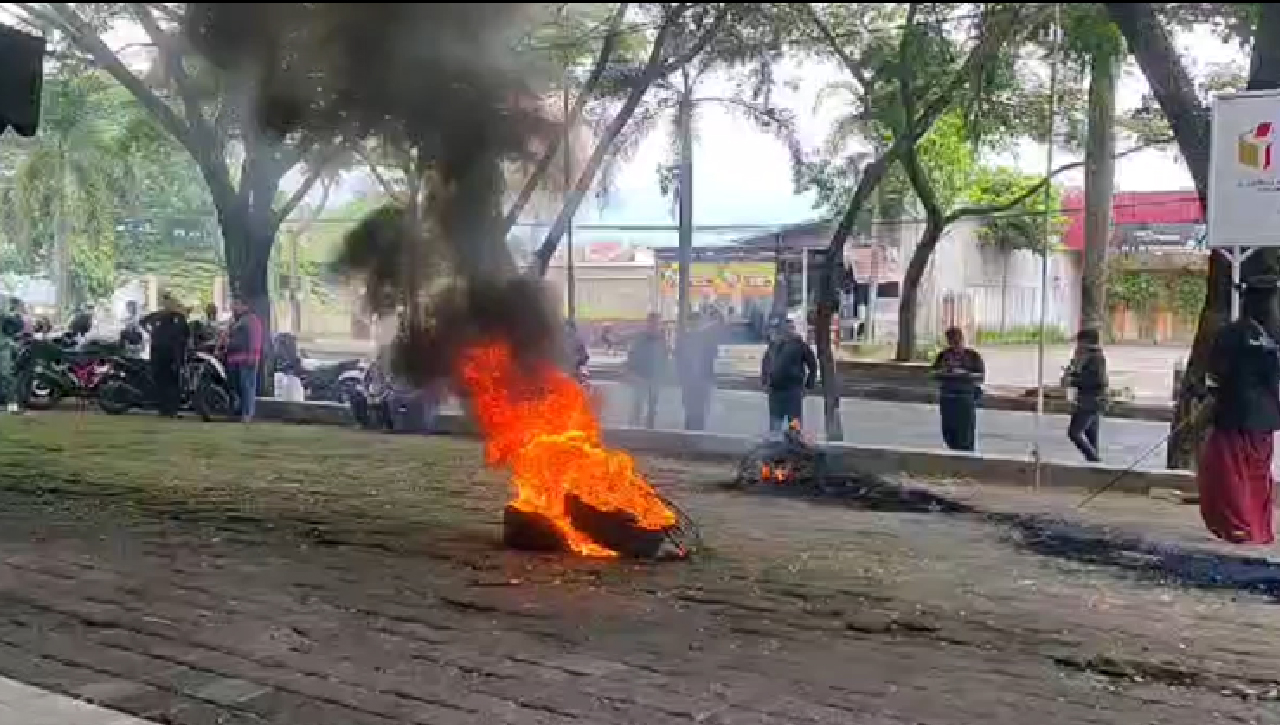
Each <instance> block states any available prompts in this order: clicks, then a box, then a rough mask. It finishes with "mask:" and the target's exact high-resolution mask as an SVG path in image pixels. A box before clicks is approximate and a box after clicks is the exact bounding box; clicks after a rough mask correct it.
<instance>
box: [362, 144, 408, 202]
mask: <svg viewBox="0 0 1280 725" xmlns="http://www.w3.org/2000/svg"><path fill="white" fill-rule="evenodd" d="M355 153H356V156H359V157H360V160H361V161H364V163H365V165H366V166H368V167H369V173H370V174H373V178H374V180H375V181H377V182H378V185H379V186H381V187H382V191H383V192H385V193H386V195H387V196H389V197H391V198H392V199H396V198H398V197H399V196H400V190H399V189H397V188H396V187H395V185H394V184H392V183H391V181H390V180H389V179H388V178H387V177H386V175H384V174H383V173H382V171H381V170H380V167H381V164H378V163H377V162H375V161H374V160H373V159H372V158H370V156H369V153H368V152H367V151H365V150H364V149H357V150H356V152H355Z"/></svg>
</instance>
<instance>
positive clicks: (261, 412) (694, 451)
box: [258, 398, 1196, 495]
mask: <svg viewBox="0 0 1280 725" xmlns="http://www.w3.org/2000/svg"><path fill="white" fill-rule="evenodd" d="M258 417H259V418H260V419H262V420H271V421H278V422H284V423H298V424H308V425H351V424H352V419H351V414H350V412H349V411H348V410H347V409H346V408H345V407H344V406H341V405H338V404H337V403H295V402H286V401H283V400H277V399H273V398H261V399H259V400H258ZM436 428H437V430H438V432H440V433H444V434H449V435H475V434H476V430H475V425H474V424H473V423H472V421H471V419H470V418H468V417H467V416H466V415H463V414H461V413H451V412H450V413H441V414H440V416H439V417H438V418H437V419H436ZM605 441H606V442H608V443H609V444H610V445H613V446H617V447H619V448H624V449H626V450H629V451H636V452H643V453H659V454H663V455H668V456H673V455H674V456H698V457H706V458H713V459H717V460H725V461H730V462H732V463H737V462H738V460H739V459H740V458H742V457H743V456H744V455H746V453H747V452H748V451H749V450H751V448H752V447H754V446H755V445H756V444H757V443H759V439H758V438H753V437H749V436H736V435H725V434H722V433H701V432H692V431H677V430H646V429H643V428H610V429H607V430H606V431H605ZM822 445H823V447H824V448H825V449H826V450H827V451H828V455H829V461H830V465H831V468H832V470H834V471H837V472H839V471H860V472H864V473H872V474H881V475H894V474H901V475H907V476H917V477H920V478H959V479H967V480H973V481H979V482H982V483H993V484H1001V485H1030V484H1031V482H1032V473H1033V468H1032V465H1031V462H1030V461H1028V460H1027V459H1025V458H1015V457H1010V456H993V455H986V454H981V455H980V454H976V453H963V452H957V451H937V450H926V449H920V448H886V447H878V446H860V445H857V444H853V443H825V444H822ZM1040 470H1041V474H1042V476H1041V484H1042V485H1043V486H1045V487H1047V488H1072V489H1088V490H1093V489H1098V488H1101V487H1103V486H1105V485H1107V484H1108V483H1110V482H1111V481H1112V480H1113V479H1114V478H1115V477H1116V476H1117V475H1118V474H1119V473H1120V472H1121V471H1122V470H1124V469H1123V468H1121V467H1119V466H1106V465H1091V464H1087V463H1076V462H1058V461H1053V462H1045V463H1044V464H1043V465H1042V466H1041V468H1040ZM1151 489H1173V490H1177V491H1182V492H1187V493H1194V492H1195V490H1196V485H1195V477H1194V476H1193V475H1192V474H1191V472H1189V471H1170V470H1155V471H1150V470H1144V471H1132V472H1129V473H1127V474H1125V475H1124V476H1123V477H1122V478H1120V479H1119V481H1117V482H1116V484H1115V485H1114V486H1113V487H1112V489H1111V490H1113V491H1118V492H1125V493H1137V494H1143V495H1145V494H1146V493H1147V492H1148V491H1150V490H1151Z"/></svg>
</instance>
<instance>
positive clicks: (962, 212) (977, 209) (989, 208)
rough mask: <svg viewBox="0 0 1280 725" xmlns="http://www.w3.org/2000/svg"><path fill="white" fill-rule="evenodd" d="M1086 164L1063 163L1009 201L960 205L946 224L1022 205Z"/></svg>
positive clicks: (1137, 148) (1141, 148) (1120, 155)
mask: <svg viewBox="0 0 1280 725" xmlns="http://www.w3.org/2000/svg"><path fill="white" fill-rule="evenodd" d="M1172 140H1173V138H1172V137H1170V138H1162V139H1156V140H1154V141H1151V142H1149V143H1144V144H1140V145H1138V146H1134V147H1133V148H1128V149H1125V150H1124V151H1121V152H1119V153H1117V154H1115V155H1114V156H1112V157H1111V158H1112V159H1117V160H1118V159H1122V158H1124V157H1126V156H1128V155H1130V154H1136V153H1138V152H1139V151H1146V150H1147V149H1149V148H1152V147H1155V146H1163V145H1164V144H1167V143H1169V142H1170V141H1172ZM1084 164H1085V162H1084V161H1073V162H1071V163H1069V164H1063V165H1062V166H1059V167H1058V168H1056V169H1054V170H1053V171H1051V172H1050V173H1049V175H1048V176H1045V177H1044V178H1042V179H1040V180H1039V181H1037V182H1036V183H1034V184H1032V185H1031V186H1028V187H1027V188H1026V189H1023V190H1022V191H1020V192H1018V194H1016V195H1015V196H1013V197H1010V198H1009V199H1008V200H1007V201H1002V202H1000V203H998V204H988V205H985V206H963V207H960V208H958V209H956V210H954V211H952V212H951V213H950V214H948V215H947V217H946V224H947V225H948V226H949V225H951V224H954V223H955V222H957V221H960V220H961V219H963V218H965V217H971V216H990V215H992V214H999V213H1001V212H1006V211H1009V210H1010V209H1012V208H1014V207H1016V206H1020V205H1021V204H1023V203H1024V202H1026V201H1027V200H1028V199H1030V198H1031V197H1033V196H1035V195H1036V193H1037V192H1039V191H1041V190H1042V189H1044V187H1045V186H1046V185H1048V184H1049V182H1051V181H1053V179H1054V178H1056V177H1057V176H1058V175H1059V174H1065V173H1066V172H1068V171H1071V170H1072V169H1078V168H1080V167H1082V166H1084Z"/></svg>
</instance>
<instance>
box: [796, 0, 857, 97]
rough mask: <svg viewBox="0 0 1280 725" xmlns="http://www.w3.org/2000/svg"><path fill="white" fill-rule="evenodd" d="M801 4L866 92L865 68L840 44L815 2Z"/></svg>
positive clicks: (824, 38) (837, 56) (833, 51)
mask: <svg viewBox="0 0 1280 725" xmlns="http://www.w3.org/2000/svg"><path fill="white" fill-rule="evenodd" d="M801 5H802V7H804V11H805V14H806V15H808V16H809V22H811V23H813V24H814V26H815V27H816V28H817V29H818V34H820V35H821V36H822V39H823V41H824V42H826V44H827V46H828V47H830V48H831V52H832V53H835V55H836V58H838V59H839V60H840V62H841V63H843V64H844V67H845V70H848V71H849V74H850V75H852V76H853V80H854V81H855V82H856V83H857V84H858V85H859V86H861V87H862V92H863V93H866V92H867V85H868V79H867V74H866V71H865V69H863V67H862V66H861V65H859V64H858V63H857V62H855V61H854V59H853V56H851V55H849V54H848V53H847V52H846V51H845V49H844V46H843V45H841V44H840V39H839V38H837V37H836V35H835V33H833V32H831V27H830V26H829V25H827V23H826V21H825V20H823V19H822V17H821V16H820V15H818V11H817V10H815V9H814V7H813V4H812V3H802V4H801Z"/></svg>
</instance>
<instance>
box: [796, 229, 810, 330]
mask: <svg viewBox="0 0 1280 725" xmlns="http://www.w3.org/2000/svg"><path fill="white" fill-rule="evenodd" d="M799 327H800V329H801V330H802V332H801V333H800V334H802V335H804V339H805V340H806V341H810V342H812V340H809V248H808V247H805V246H801V247H800V325H799Z"/></svg>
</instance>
